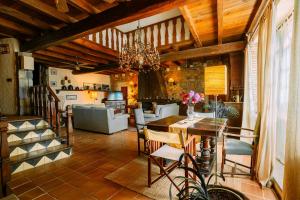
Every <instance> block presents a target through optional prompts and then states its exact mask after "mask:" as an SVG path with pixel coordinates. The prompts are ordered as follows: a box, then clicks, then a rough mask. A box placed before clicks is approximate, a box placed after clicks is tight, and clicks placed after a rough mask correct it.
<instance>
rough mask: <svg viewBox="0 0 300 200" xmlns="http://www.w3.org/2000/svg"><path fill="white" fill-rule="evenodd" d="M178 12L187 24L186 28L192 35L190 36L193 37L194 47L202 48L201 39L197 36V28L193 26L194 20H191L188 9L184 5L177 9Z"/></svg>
mask: <svg viewBox="0 0 300 200" xmlns="http://www.w3.org/2000/svg"><path fill="white" fill-rule="evenodd" d="M179 10H180V12H181V14H182V16H183V18H184V20H185V21H186V23H187V24H188V27H189V29H190V31H191V33H192V36H193V37H194V40H195V42H196V46H197V47H202V41H201V38H200V36H199V34H198V31H197V27H196V25H195V22H194V19H193V18H192V16H191V13H190V11H189V9H188V7H187V6H186V5H185V6H182V7H179Z"/></svg>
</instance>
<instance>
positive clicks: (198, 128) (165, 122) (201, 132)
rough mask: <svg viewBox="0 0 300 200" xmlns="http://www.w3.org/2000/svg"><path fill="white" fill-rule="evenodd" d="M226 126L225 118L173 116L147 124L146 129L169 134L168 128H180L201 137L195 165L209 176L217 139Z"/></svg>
mask: <svg viewBox="0 0 300 200" xmlns="http://www.w3.org/2000/svg"><path fill="white" fill-rule="evenodd" d="M226 125H227V119H226V118H207V117H199V118H197V117H195V118H194V119H192V120H191V119H188V118H187V116H180V115H173V116H169V117H166V118H163V119H159V120H156V121H152V122H149V123H147V128H148V129H151V130H155V131H163V132H171V131H170V130H173V129H170V128H176V127H179V128H182V127H184V129H183V130H184V131H185V132H186V133H187V134H188V135H196V136H201V141H200V152H197V159H196V161H197V163H198V166H199V167H200V169H201V171H203V172H204V174H205V175H209V174H210V173H211V170H212V168H213V165H214V162H215V160H216V155H217V152H216V144H217V137H219V136H221V135H222V133H223V131H224V129H225V127H226Z"/></svg>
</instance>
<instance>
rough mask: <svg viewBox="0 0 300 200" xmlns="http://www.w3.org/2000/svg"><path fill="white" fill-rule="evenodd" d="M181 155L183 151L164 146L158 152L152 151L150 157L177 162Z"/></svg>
mask: <svg viewBox="0 0 300 200" xmlns="http://www.w3.org/2000/svg"><path fill="white" fill-rule="evenodd" d="M183 153H184V150H183V149H178V148H175V147H171V146H169V145H167V144H165V145H163V146H162V147H161V148H159V149H158V150H156V151H154V152H153V153H152V154H151V155H152V156H155V157H160V158H165V159H169V160H174V161H179V157H180V156H181V154H183Z"/></svg>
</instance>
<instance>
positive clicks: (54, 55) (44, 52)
mask: <svg viewBox="0 0 300 200" xmlns="http://www.w3.org/2000/svg"><path fill="white" fill-rule="evenodd" d="M36 53H38V54H41V55H45V56H48V57H52V58H58V59H62V60H66V61H69V62H70V61H71V62H73V64H74V63H77V62H79V63H84V64H91V65H97V63H95V62H92V61H88V60H85V59H82V58H79V57H77V58H76V57H73V56H67V55H63V54H60V53H56V52H54V51H50V50H39V51H36Z"/></svg>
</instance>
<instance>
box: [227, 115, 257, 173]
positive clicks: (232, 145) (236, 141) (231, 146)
mask: <svg viewBox="0 0 300 200" xmlns="http://www.w3.org/2000/svg"><path fill="white" fill-rule="evenodd" d="M260 122H261V115H260V113H259V114H258V115H257V119H256V124H255V128H254V130H251V129H247V128H240V127H227V128H228V129H236V130H241V131H242V130H245V131H250V132H253V135H242V134H240V135H239V134H233V133H228V132H224V133H223V149H222V165H221V174H231V175H232V176H233V175H250V176H251V178H252V179H254V176H255V172H254V167H255V163H256V155H257V147H258V142H259V134H260ZM240 138H251V139H253V142H252V144H249V143H247V142H244V141H241V140H240ZM226 155H246V156H251V165H250V166H246V165H244V164H241V163H238V162H234V161H232V160H229V159H227V158H226ZM226 161H228V162H232V163H234V165H235V166H234V168H233V172H231V173H224V165H225V162H226ZM236 165H240V166H243V167H245V168H248V169H250V173H236V172H235V171H236Z"/></svg>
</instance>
